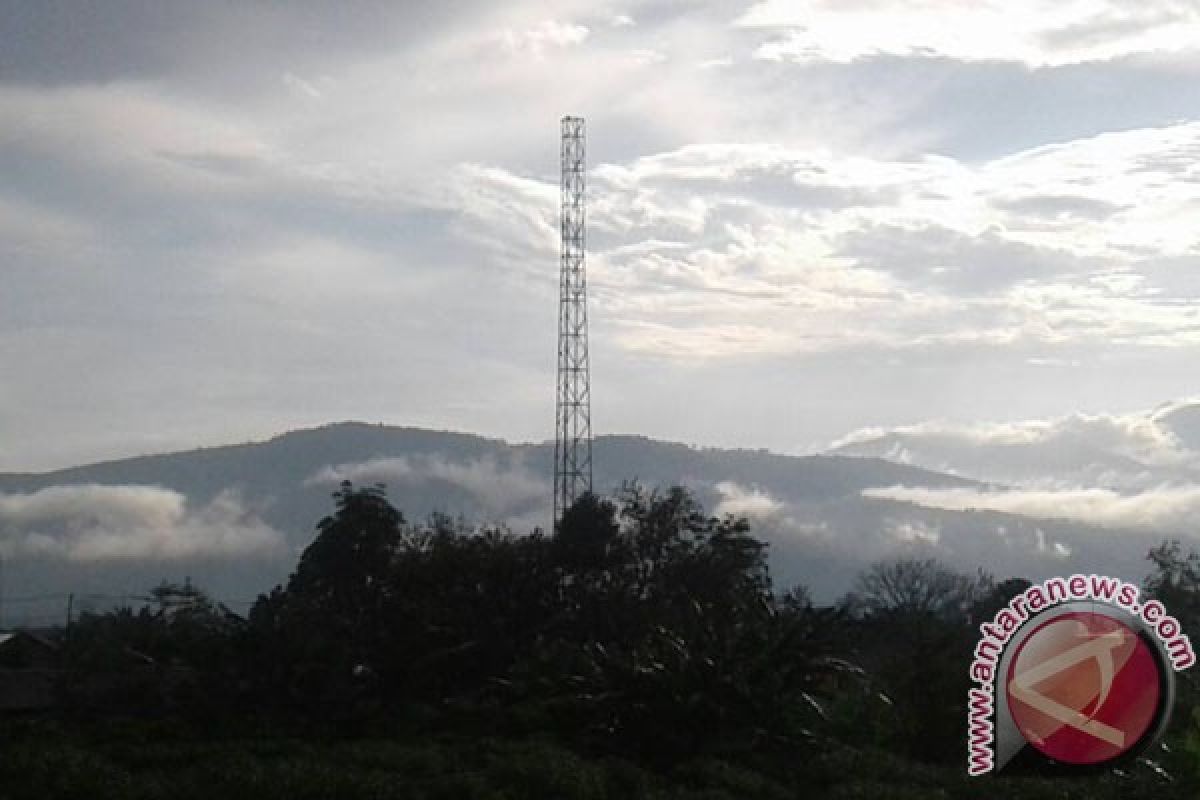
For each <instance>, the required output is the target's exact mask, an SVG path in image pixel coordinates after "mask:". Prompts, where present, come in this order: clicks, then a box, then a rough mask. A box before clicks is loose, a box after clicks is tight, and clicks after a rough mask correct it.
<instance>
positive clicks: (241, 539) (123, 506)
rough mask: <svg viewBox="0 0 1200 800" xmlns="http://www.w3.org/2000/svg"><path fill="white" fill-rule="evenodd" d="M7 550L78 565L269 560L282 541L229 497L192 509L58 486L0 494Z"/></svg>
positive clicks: (132, 494) (152, 496)
mask: <svg viewBox="0 0 1200 800" xmlns="http://www.w3.org/2000/svg"><path fill="white" fill-rule="evenodd" d="M0 547H2V548H3V549H4V550H5V551H6V552H7V553H8V554H10V555H14V556H17V557H21V556H41V557H48V558H58V559H66V560H69V561H75V562H103V561H114V560H143V561H177V560H182V559H193V558H222V559H229V558H255V557H269V556H274V555H278V554H280V553H282V552H283V551H284V539H283V536H282V535H281V534H280V533H279V532H278V531H276V530H274V529H272V528H271V527H270V526H268V525H267V524H266V523H265V522H263V521H262V520H261V519H259V518H258V516H257V515H256V514H255V513H254V512H253V511H251V510H249V509H247V508H246V507H245V506H244V505H243V503H242V501H241V499H240V497H239V496H238V494H237V493H236V492H234V491H232V490H226V491H223V492H221V493H220V494H218V495H217V496H216V497H214V498H213V499H212V500H211V501H209V502H208V503H207V504H205V505H202V506H199V507H197V508H188V506H187V501H186V499H185V498H184V496H183V495H181V494H179V493H178V492H175V491H172V490H169V489H163V488H159V487H155V486H107V485H97V484H85V485H74V486H51V487H47V488H44V489H40V490H38V491H36V492H32V493H28V494H15V493H14V494H0Z"/></svg>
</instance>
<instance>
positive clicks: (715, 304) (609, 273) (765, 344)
mask: <svg viewBox="0 0 1200 800" xmlns="http://www.w3.org/2000/svg"><path fill="white" fill-rule="evenodd" d="M1193 150H1195V151H1198V152H1200V123H1185V124H1178V125H1172V126H1168V127H1165V128H1160V129H1148V130H1133V131H1127V132H1122V133H1112V134H1105V135H1102V136H1097V137H1093V138H1089V139H1083V140H1078V141H1073V142H1068V143H1064V144H1061V145H1053V146H1046V147H1039V148H1034V149H1032V150H1029V151H1026V152H1022V153H1018V154H1015V155H1012V156H1007V157H1004V158H1001V159H996V160H993V161H990V162H985V163H982V164H977V165H971V164H967V163H963V162H959V161H955V160H952V159H947V158H935V157H925V158H921V159H916V160H907V161H886V160H877V159H867V158H863V157H859V156H847V155H843V154H838V153H834V152H831V151H828V150H822V149H793V148H787V147H782V146H778V145H768V144H737V145H735V144H710V145H691V146H687V147H683V148H681V149H678V150H673V151H669V152H664V153H659V154H657V155H653V156H646V157H642V158H638V159H636V160H634V161H632V162H630V163H627V164H623V165H622V164H613V163H602V164H600V165H598V166H596V167H595V168H594V169H593V171H592V176H591V185H590V190H589V191H590V199H589V202H590V208H589V224H590V225H591V229H592V231H593V233H592V235H591V253H590V264H589V269H590V272H591V274H590V276H589V278H590V288H591V291H592V297H593V300H594V302H595V304H596V305H597V306H598V308H599V311H600V313H601V314H602V315H603V316H604V317H605V318H607V319H608V320H609V321H610V324H611V325H612V326H613V328H614V329H615V331H616V332H617V337H618V338H617V340H616V341H617V343H618V344H619V345H621V346H622V347H624V348H626V349H628V350H630V351H635V352H638V353H644V354H653V353H657V354H659V355H661V356H664V357H669V358H673V359H683V360H697V359H704V358H706V357H708V358H721V357H735V356H741V355H746V354H786V353H811V352H825V351H831V350H840V349H847V348H889V349H892V348H900V349H903V348H929V347H936V346H960V347H971V348H997V349H1013V348H1018V347H1024V348H1035V347H1044V348H1051V353H1052V349H1053V348H1061V347H1065V346H1069V345H1075V344H1087V345H1099V344H1101V343H1103V344H1111V343H1113V342H1117V343H1123V344H1131V345H1135V346H1143V347H1183V346H1190V345H1192V344H1194V343H1196V342H1200V325H1198V324H1197V322H1196V320H1197V315H1198V314H1200V286H1196V287H1192V288H1188V287H1186V286H1181V285H1180V284H1179V283H1178V281H1175V282H1173V283H1171V284H1169V285H1167V284H1164V283H1163V277H1162V275H1163V272H1162V271H1161V270H1158V271H1155V270H1153V269H1151V268H1149V267H1148V266H1147V265H1148V264H1153V263H1154V262H1155V261H1156V260H1157V259H1162V258H1182V257H1186V256H1187V255H1188V254H1189V253H1191V249H1192V246H1193V243H1192V238H1191V237H1190V235H1189V234H1187V230H1189V228H1188V227H1187V226H1186V225H1185V224H1184V219H1185V218H1186V217H1187V215H1188V214H1190V213H1191V211H1190V209H1191V208H1192V207H1193V206H1194V205H1195V204H1196V203H1200V180H1195V181H1194V180H1192V179H1191V177H1190V170H1191V167H1190V166H1189V165H1190V163H1191V160H1189V159H1187V158H1184V157H1183V154H1185V153H1191V152H1193ZM456 180H457V181H458V188H457V190H456V191H457V196H458V197H460V198H461V203H462V204H463V205H464V206H465V207H466V208H468V209H470V213H471V214H472V218H473V221H474V223H475V225H474V228H473V234H474V235H475V236H477V237H478V238H479V239H480V241H482V242H485V243H486V242H488V241H491V242H492V246H493V247H494V249H495V250H496V252H497V253H498V254H501V255H502V257H503V258H504V259H505V260H506V261H508V262H511V263H513V264H514V265H519V264H521V263H531V262H533V261H536V260H540V259H544V258H549V257H551V256H552V253H553V251H554V246H555V237H556V234H555V227H554V225H555V192H556V187H555V186H554V184H550V183H546V182H539V181H535V180H532V179H530V178H525V177H519V176H516V175H512V174H509V173H507V172H506V171H504V170H501V169H499V168H482V167H479V168H471V169H467V170H462V171H460V172H459V173H458V175H457V178H456ZM1130 197H1137V198H1138V202H1137V203H1136V204H1132V203H1129V202H1128V201H1129V198H1130ZM523 254H524V255H523ZM1167 288H1170V289H1171V291H1167ZM1042 357H1047V356H1042ZM1051 357H1052V356H1051Z"/></svg>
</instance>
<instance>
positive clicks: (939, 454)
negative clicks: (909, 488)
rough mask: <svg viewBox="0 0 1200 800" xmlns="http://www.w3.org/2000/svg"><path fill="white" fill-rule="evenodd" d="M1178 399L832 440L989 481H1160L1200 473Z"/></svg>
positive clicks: (1118, 484) (1126, 486) (1053, 484)
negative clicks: (1179, 422) (1146, 407)
mask: <svg viewBox="0 0 1200 800" xmlns="http://www.w3.org/2000/svg"><path fill="white" fill-rule="evenodd" d="M1187 407H1188V406H1187V405H1186V404H1181V405H1175V406H1171V407H1167V408H1165V409H1157V410H1155V411H1148V412H1139V413H1129V414H1070V415H1067V416H1063V417H1058V418H1054V419H1048V420H1024V421H1014V422H1004V423H973V424H963V423H950V422H937V421H932V422H923V423H919V424H916V425H905V426H899V427H895V428H889V429H883V428H867V429H863V430H859V431H855V432H853V433H851V434H849V435H847V436H845V437H843V438H841V439H839V440H838V441H836V442H834V443H833V445H831V448H830V449H831V450H833V451H836V452H839V453H842V454H848V455H858V456H875V457H881V458H886V459H889V460H892V461H897V462H900V463H905V464H913V465H916V466H921V467H925V468H927V469H934V470H939V471H942V472H950V473H953V474H956V475H963V476H966V477H970V478H975V479H977V480H983V481H994V482H999V483H1004V484H1009V485H1019V486H1023V487H1029V488H1043V489H1044V488H1078V487H1088V488H1094V487H1100V488H1109V489H1115V490H1138V489H1149V488H1153V487H1155V486H1157V485H1159V484H1161V483H1164V482H1173V483H1177V484H1187V483H1192V482H1194V481H1195V480H1197V478H1200V453H1197V452H1195V451H1193V450H1192V449H1191V448H1190V447H1189V446H1188V445H1187V444H1186V443H1185V442H1183V441H1181V440H1180V438H1179V437H1178V436H1177V435H1176V433H1175V432H1174V431H1173V430H1172V427H1171V425H1170V422H1169V416H1168V415H1169V412H1170V411H1171V410H1172V409H1175V410H1178V409H1179V408H1187Z"/></svg>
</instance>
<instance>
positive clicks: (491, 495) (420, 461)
mask: <svg viewBox="0 0 1200 800" xmlns="http://www.w3.org/2000/svg"><path fill="white" fill-rule="evenodd" d="M430 480H436V481H445V482H446V483H449V484H451V485H453V486H456V487H459V488H461V489H464V490H465V491H467V492H469V493H470V494H471V496H472V497H474V498H475V500H476V502H478V503H479V505H480V507H481V509H482V510H483V512H484V513H485V514H488V515H490V516H492V517H493V518H499V517H504V516H507V515H508V513H509V512H510V511H513V510H514V509H518V508H523V507H525V506H527V505H528V504H529V503H530V502H531V501H535V500H538V499H539V498H543V497H548V496H549V495H550V487H549V484H548V483H547V481H546V480H545V478H544V477H541V476H539V475H536V474H534V473H533V472H531V471H530V470H529V469H528V468H526V467H525V466H524V465H523V464H521V463H515V464H512V465H502V464H500V463H498V462H497V461H496V460H495V459H494V458H481V459H472V460H468V461H452V460H448V459H446V458H445V457H443V456H440V455H432V456H401V457H397V458H376V459H371V460H369V461H361V462H356V463H351V464H337V465H331V466H328V467H325V468H323V469H321V470H319V471H318V472H317V473H316V474H314V475H311V476H310V477H309V478H308V479H307V480H306V481H305V483H306V484H307V485H319V484H338V483H341V482H342V481H350V482H351V483H358V484H372V483H383V484H387V485H406V484H413V483H421V482H424V481H430ZM525 513H529V512H528V511H526V512H525Z"/></svg>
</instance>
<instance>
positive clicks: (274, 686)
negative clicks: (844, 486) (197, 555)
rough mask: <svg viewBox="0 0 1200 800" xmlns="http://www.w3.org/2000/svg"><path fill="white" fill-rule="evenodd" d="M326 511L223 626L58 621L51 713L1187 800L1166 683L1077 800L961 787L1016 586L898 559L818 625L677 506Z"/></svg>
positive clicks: (176, 607) (693, 771) (1189, 581)
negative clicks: (1135, 745) (1132, 736)
mask: <svg viewBox="0 0 1200 800" xmlns="http://www.w3.org/2000/svg"><path fill="white" fill-rule="evenodd" d="M334 499H335V502H336V508H335V511H334V513H333V514H332V515H330V516H329V517H327V518H325V519H323V520H322V521H321V522H320V523H319V525H318V531H317V536H316V538H315V540H314V541H313V543H312V544H311V545H310V546H309V547H308V548H307V549H306V550H305V551H304V553H303V555H302V556H301V558H300V560H299V563H298V565H297V567H296V570H295V572H294V573H293V574H292V575H291V577H290V578H289V580H288V582H287V584H286V585H283V586H279V587H276V588H275V589H274V590H273V591H272V592H270V593H269V594H267V595H263V596H260V598H259V599H258V601H257V602H256V603H255V604H254V606H253V608H252V609H251V611H250V612H249V614H248V616H247V617H246V618H242V617H239V616H237V615H234V614H232V613H230V612H229V611H228V609H225V608H224V607H222V606H220V605H219V604H217V603H214V602H212V601H211V600H209V599H208V598H207V597H206V596H205V595H204V594H203V592H202V591H200V590H199V589H197V588H195V587H192V586H190V585H184V586H171V585H163V586H161V587H159V588H158V589H156V590H155V592H154V593H153V595H152V598H151V599H152V602H151V603H150V604H148V605H147V606H146V607H144V608H141V609H139V610H137V611H135V610H133V609H128V608H127V609H120V610H117V611H115V612H111V613H105V614H92V613H89V614H84V615H82V616H81V617H80V618H79V619H78V620H77V621H75V623H74V624H73V625H72V627H71V629H70V631H69V632H68V634H67V636H66V639H65V642H64V661H65V664H66V667H67V672H66V674H65V677H64V681H63V684H62V691H63V702H64V706H63V708H64V709H65V711H64V713H65V714H66V715H67V717H68V718H69V719H77V720H79V719H82V720H95V719H108V718H113V717H121V718H131V717H132V718H142V719H158V720H161V719H164V718H166V719H172V720H178V721H180V725H182V726H184V727H185V728H186V730H188V731H190V732H191V733H190V734H189V735H191V736H196V737H210V738H213V737H215V738H220V737H227V738H228V737H238V736H251V735H254V736H259V737H261V736H285V737H300V738H302V739H304V738H307V739H322V740H327V739H335V740H339V741H344V740H346V739H353V738H355V737H360V738H361V737H374V738H375V739H378V738H380V737H382V738H390V739H398V740H404V741H424V742H428V741H443V740H444V741H450V742H457V743H458V744H456V745H447V746H448V747H457V746H461V744H462V743H463V742H485V741H486V742H497V741H499V742H510V743H511V742H528V741H538V742H543V743H549V745H551V746H553V747H554V748H560V749H559V750H556V751H555V752H561V753H565V754H569V756H564V757H569V758H583V759H585V760H586V759H599V761H598V762H595V763H602V764H622V765H626V767H627V768H628V769H630V770H633V771H634V772H635V773H636V774H639V775H641V774H643V772H644V774H645V775H649V776H659V777H652V778H647V779H646V781H642V782H641V783H639V782H638V781H634V782H633V784H629V783H628V782H626V784H622V785H624V786H625V789H622V790H621V793H619V794H612V796H657V795H653V792H652V791H651V790H652V789H653V788H654V787H656V786H657V787H659V788H660V789H661V788H662V787H663V785H664V784H662V782H661V781H662V780H666V781H667V784H665V785H667V786H668V788H669V787H671V786H674V785H675V783H673V782H680V781H682V782H683V783H684V784H687V782H688V781H689V780H691V778H688V777H687V776H689V775H690V776H692V777H693V778H694V777H695V776H696V775H709V774H710V773H711V775H710V777H709V778H701V779H699V780H701V783H702V784H704V782H705V781H711V782H714V785H717V784H721V781H724V780H727V779H728V771H729V770H734V771H741V772H738V774H739V775H743V778H739V779H738V780H739V781H741V784H739V785H741V786H743V789H745V787H746V786H756V787H758V788H757V789H754V790H753V793H755V794H758V795H761V796H795V797H807V796H813V797H824V796H831V797H938V796H940V797H976V796H1006V797H1085V796H1086V797H1088V798H1105V797H1114V798H1115V797H1126V796H1156V797H1181V798H1182V797H1187V798H1193V797H1195V796H1196V786H1197V784H1198V783H1200V734H1198V731H1200V729H1198V728H1197V724H1196V717H1195V714H1194V710H1195V708H1196V695H1195V691H1194V688H1193V686H1192V683H1191V681H1190V680H1189V677H1190V676H1189V675H1188V674H1187V673H1185V674H1183V675H1182V676H1180V677H1181V683H1180V687H1179V689H1180V691H1179V701H1178V706H1177V708H1176V713H1175V718H1174V722H1173V724H1172V728H1171V732H1170V734H1169V736H1168V739H1167V742H1166V747H1164V748H1157V749H1155V750H1154V751H1153V752H1150V753H1147V754H1145V756H1144V757H1143V758H1142V759H1140V760H1138V761H1136V762H1130V763H1128V764H1125V765H1123V766H1122V767H1121V768H1120V769H1118V770H1109V771H1107V772H1104V773H1101V774H1099V775H1097V776H1093V777H1089V778H1086V779H1084V780H1083V781H1082V782H1080V781H1078V780H1076V781H1069V780H1062V779H1057V778H1039V777H1036V776H1032V777H1011V778H1001V779H982V780H981V779H974V780H971V779H967V778H966V777H965V751H966V734H965V717H966V710H965V699H966V695H967V689H968V678H967V665H968V664H969V662H970V654H971V651H972V648H973V647H974V644H975V641H976V639H977V637H978V631H977V627H976V626H977V625H978V623H979V622H980V621H983V620H987V619H990V618H991V617H992V615H993V614H994V613H995V612H996V611H997V610H998V609H999V608H1000V607H1002V606H1003V605H1004V604H1006V603H1007V602H1008V600H1009V599H1010V598H1011V597H1013V596H1015V595H1016V594H1018V593H1019V592H1021V591H1022V590H1024V588H1026V587H1027V586H1028V585H1029V584H1028V582H1027V581H1023V580H1020V579H1009V580H1005V581H1003V582H997V581H996V580H995V579H994V578H993V577H992V576H989V575H987V574H986V573H984V572H982V571H981V572H979V573H977V574H974V575H962V574H958V573H956V572H954V571H952V570H950V569H947V568H946V567H944V566H942V565H941V564H939V563H938V562H936V561H932V560H901V561H895V562H889V563H881V564H877V565H875V566H873V567H872V568H870V569H868V570H867V571H865V572H864V573H863V574H862V575H861V576H860V578H859V580H858V582H857V584H856V585H855V586H854V587H853V589H852V591H850V592H848V593H847V595H846V596H845V597H844V598H843V599H842V600H841V601H840V602H839V603H837V604H835V605H833V606H829V607H818V606H815V605H814V604H813V603H812V602H810V600H809V598H808V597H807V595H806V593H805V592H804V590H803V589H802V588H792V589H790V590H788V591H783V590H782V589H783V587H775V586H773V585H772V583H771V578H770V572H769V569H768V565H767V548H766V545H765V544H764V543H763V542H761V541H759V540H757V539H755V538H754V537H753V536H752V535H751V532H750V530H749V527H748V525H747V523H746V521H745V520H741V519H735V518H732V517H728V518H723V519H718V518H715V517H712V516H709V515H708V514H706V513H705V511H704V510H703V509H702V508H700V506H699V505H698V504H697V502H696V501H695V500H694V499H693V497H692V496H691V495H690V494H689V493H688V492H687V491H685V490H683V489H679V488H674V489H670V490H667V491H646V490H644V489H641V488H638V487H626V488H625V489H623V490H622V491H621V492H620V493H618V495H617V496H616V498H615V499H614V500H611V501H610V500H605V499H601V498H598V497H595V496H591V495H588V496H585V497H584V498H582V499H581V500H580V501H579V502H578V503H577V504H576V505H575V506H574V507H573V508H571V509H570V510H569V511H568V512H567V514H566V516H565V517H564V519H563V521H562V524H561V526H560V528H559V530H558V531H557V533H556V534H554V535H547V534H543V533H541V532H534V533H532V534H529V535H516V534H513V533H511V532H509V531H506V530H503V529H494V528H485V529H475V528H472V527H470V526H468V525H466V524H464V523H463V522H462V521H460V520H455V519H452V518H450V517H445V516H437V517H434V518H432V519H431V520H428V521H426V522H423V523H419V524H413V523H409V522H408V521H406V520H405V519H404V517H403V515H402V514H401V513H400V511H398V510H396V509H395V508H393V507H392V506H391V504H390V503H389V502H388V500H387V498H386V495H385V493H384V490H383V489H382V487H367V488H356V487H354V486H352V485H350V484H349V483H346V484H343V486H342V488H341V489H340V490H339V491H338V492H336V493H335V494H334ZM1150 560H1151V574H1150V576H1149V577H1148V579H1147V582H1146V589H1147V590H1148V591H1149V592H1151V593H1152V594H1154V595H1155V596H1158V597H1160V598H1161V599H1162V600H1163V601H1164V602H1165V603H1166V604H1167V606H1168V608H1169V609H1170V610H1171V612H1172V613H1173V614H1175V615H1176V616H1177V617H1179V619H1180V620H1181V622H1182V623H1183V624H1184V629H1185V630H1188V629H1189V628H1191V629H1193V630H1200V557H1197V556H1196V555H1195V554H1185V553H1184V552H1183V551H1182V549H1181V548H1180V547H1179V545H1178V544H1176V543H1168V544H1164V545H1163V546H1162V547H1160V548H1158V549H1156V550H1155V551H1154V552H1153V553H1151V554H1150ZM587 763H589V764H590V763H593V762H590V761H589V762H587ZM681 765H690V766H687V767H686V768H683V772H680V770H681ZM696 765H707V766H700V767H697V766H696ZM713 765H719V766H713ZM547 769H550V767H549V766H548V767H547ZM580 769H584V768H583V767H581V768H580ZM722 770H724V772H722ZM712 775H718V776H719V775H725V776H726V777H725V778H720V777H712ZM746 775H749V776H751V777H750V778H746V777H745V776H746ZM661 776H674V777H670V778H662V777H661ZM639 780H641V779H639ZM747 781H749V783H747ZM985 781H991V783H992V786H991V787H988V786H987V785H986V784H985ZM635 784H636V785H637V786H642V787H643V788H642V790H637V791H634V790H632V789H629V786H630V785H635ZM410 788H411V787H410ZM699 789H701V790H705V791H707V790H708V789H712V791H713V793H712V794H709V795H705V796H712V797H722V796H727V795H726V794H721V793H720V791H718V790H717V789H716V788H713V787H712V786H707V785H701V786H700V787H699ZM597 791H599V792H600V793H599V794H595V795H594V796H610V793H609V792H608V790H607V789H605V790H603V791H600V790H597ZM614 791H615V790H614ZM664 791H665V790H664ZM672 791H673V790H672ZM747 791H748V790H747ZM772 792H777V793H778V794H777V795H772ZM738 793H739V792H734V793H733V795H732V796H737V794H738ZM397 796H402V794H398V795H397ZM418 796H419V793H418ZM481 796H490V795H481ZM589 796H591V795H589ZM662 796H668V794H664V795H662ZM669 796H676V795H674V794H669ZM679 796H683V795H679ZM688 796H691V795H688Z"/></svg>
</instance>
